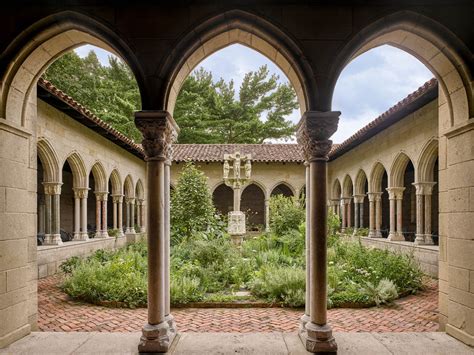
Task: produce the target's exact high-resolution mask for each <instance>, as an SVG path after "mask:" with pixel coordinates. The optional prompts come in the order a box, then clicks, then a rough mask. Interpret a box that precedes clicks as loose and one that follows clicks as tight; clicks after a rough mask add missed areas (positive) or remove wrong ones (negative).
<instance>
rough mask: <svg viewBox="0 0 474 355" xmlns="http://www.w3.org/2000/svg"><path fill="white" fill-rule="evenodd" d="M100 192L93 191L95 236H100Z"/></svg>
mask: <svg viewBox="0 0 474 355" xmlns="http://www.w3.org/2000/svg"><path fill="white" fill-rule="evenodd" d="M101 199H102V192H97V191H96V192H95V238H101V237H102V228H101V221H102V218H101V213H102V204H101Z"/></svg>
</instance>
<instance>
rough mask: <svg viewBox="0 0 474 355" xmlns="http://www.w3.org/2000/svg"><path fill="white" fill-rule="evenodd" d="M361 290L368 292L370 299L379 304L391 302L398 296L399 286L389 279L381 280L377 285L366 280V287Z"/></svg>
mask: <svg viewBox="0 0 474 355" xmlns="http://www.w3.org/2000/svg"><path fill="white" fill-rule="evenodd" d="M361 291H362V292H363V293H365V294H367V295H368V296H369V299H370V300H373V301H374V302H375V304H376V305H377V306H380V305H381V304H386V303H390V302H392V301H393V300H394V299H396V298H398V292H397V287H396V286H395V284H394V283H393V282H392V281H390V280H388V279H382V280H380V282H379V284H378V285H377V286H375V285H374V284H373V283H372V282H366V283H365V287H364V288H363V289H362V290H361Z"/></svg>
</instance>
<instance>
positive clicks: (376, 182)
mask: <svg viewBox="0 0 474 355" xmlns="http://www.w3.org/2000/svg"><path fill="white" fill-rule="evenodd" d="M386 171H387V170H386V169H385V167H384V166H383V164H382V163H381V162H376V163H375V164H374V166H373V167H372V170H371V172H370V181H369V191H370V192H382V179H383V175H384V173H386Z"/></svg>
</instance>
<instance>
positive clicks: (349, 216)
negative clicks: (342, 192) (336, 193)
mask: <svg viewBox="0 0 474 355" xmlns="http://www.w3.org/2000/svg"><path fill="white" fill-rule="evenodd" d="M346 204H347V207H346V209H347V217H346V223H347V228H351V227H352V206H351V198H350V197H348V198H347V201H346Z"/></svg>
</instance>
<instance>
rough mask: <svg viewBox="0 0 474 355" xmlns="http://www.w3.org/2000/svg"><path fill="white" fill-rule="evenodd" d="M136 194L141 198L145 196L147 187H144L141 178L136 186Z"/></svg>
mask: <svg viewBox="0 0 474 355" xmlns="http://www.w3.org/2000/svg"><path fill="white" fill-rule="evenodd" d="M135 196H136V197H137V198H138V199H140V200H143V199H144V198H145V189H144V188H143V183H142V180H141V179H138V180H137V184H136V187H135Z"/></svg>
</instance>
